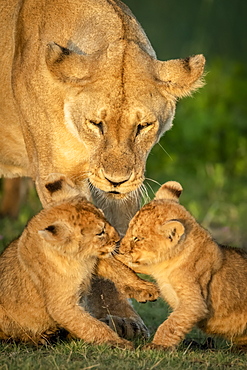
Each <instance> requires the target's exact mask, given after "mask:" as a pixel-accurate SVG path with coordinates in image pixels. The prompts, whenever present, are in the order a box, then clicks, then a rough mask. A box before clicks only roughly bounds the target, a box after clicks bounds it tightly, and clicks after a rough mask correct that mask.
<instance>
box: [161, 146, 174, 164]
mask: <svg viewBox="0 0 247 370" xmlns="http://www.w3.org/2000/svg"><path fill="white" fill-rule="evenodd" d="M158 145H159V146H160V147H161V149H162V150H163V152H165V154H166V155H167V156H168V157H169V158H170V160H171V161H173V159H172V157H171V156H170V154H169V153H168V152H167V151H166V150H165V148H164V147H163V146H162V145H161V144H160V143H158Z"/></svg>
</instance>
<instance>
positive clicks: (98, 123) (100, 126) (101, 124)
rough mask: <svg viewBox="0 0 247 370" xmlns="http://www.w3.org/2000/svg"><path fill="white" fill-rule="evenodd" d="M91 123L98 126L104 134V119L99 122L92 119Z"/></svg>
mask: <svg viewBox="0 0 247 370" xmlns="http://www.w3.org/2000/svg"><path fill="white" fill-rule="evenodd" d="M89 122H90V123H91V125H93V126H95V127H97V128H98V129H99V131H100V132H101V134H103V132H104V131H103V122H102V121H99V122H96V121H92V120H90V121H89Z"/></svg>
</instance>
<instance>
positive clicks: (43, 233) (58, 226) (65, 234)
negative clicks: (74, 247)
mask: <svg viewBox="0 0 247 370" xmlns="http://www.w3.org/2000/svg"><path fill="white" fill-rule="evenodd" d="M38 234H39V236H40V237H41V238H42V239H44V240H45V241H47V242H48V243H51V244H65V243H66V242H68V241H69V239H70V236H71V234H72V233H71V230H70V229H69V227H68V226H67V225H66V224H65V223H64V222H61V221H56V222H53V223H52V224H50V225H48V226H47V227H46V228H45V229H43V230H39V231H38Z"/></svg>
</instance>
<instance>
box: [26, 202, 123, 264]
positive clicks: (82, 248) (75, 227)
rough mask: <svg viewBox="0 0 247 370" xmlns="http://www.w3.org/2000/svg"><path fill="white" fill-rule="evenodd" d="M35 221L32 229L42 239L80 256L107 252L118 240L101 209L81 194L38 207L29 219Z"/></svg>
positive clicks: (99, 254)
mask: <svg viewBox="0 0 247 370" xmlns="http://www.w3.org/2000/svg"><path fill="white" fill-rule="evenodd" d="M37 221H38V224H36V227H35V229H37V228H38V229H39V232H38V233H39V235H40V237H41V238H42V239H45V241H46V242H48V243H49V244H52V245H53V246H54V247H55V248H56V249H57V250H58V251H60V252H61V253H65V254H67V255H71V256H72V255H74V256H77V257H79V258H83V257H88V256H91V257H104V256H107V255H108V254H109V253H111V252H112V251H113V250H114V248H115V246H116V243H117V242H118V241H119V235H118V233H117V232H116V231H115V229H114V228H113V227H112V226H111V225H110V224H109V223H108V222H107V221H106V219H105V217H104V215H103V212H101V211H100V210H99V209H97V208H96V207H94V206H93V205H92V204H91V203H89V202H87V201H85V200H81V198H75V199H74V200H73V201H71V202H70V203H67V202H66V203H63V204H61V205H58V206H56V207H52V208H48V209H46V210H43V211H41V213H40V214H39V215H38V216H37V217H35V218H34V220H32V223H37Z"/></svg>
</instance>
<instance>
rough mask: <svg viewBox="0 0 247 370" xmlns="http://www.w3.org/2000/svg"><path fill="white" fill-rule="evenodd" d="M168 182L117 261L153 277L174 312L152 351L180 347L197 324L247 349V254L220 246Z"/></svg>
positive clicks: (138, 219) (136, 221)
mask: <svg viewBox="0 0 247 370" xmlns="http://www.w3.org/2000/svg"><path fill="white" fill-rule="evenodd" d="M181 192H182V187H181V185H180V184H179V183H177V182H167V183H165V184H164V185H163V186H162V187H161V188H160V189H159V190H158V192H157V194H156V197H155V199H154V200H153V201H152V202H150V203H149V204H147V205H146V206H144V207H143V208H142V209H141V210H140V211H139V212H138V213H137V214H136V215H135V217H134V218H133V219H132V221H131V223H130V225H129V228H128V231H127V233H126V236H125V237H124V238H123V240H122V242H121V246H120V249H119V253H121V254H119V255H118V257H117V258H118V259H119V260H120V261H122V262H124V263H125V264H127V265H128V266H129V267H131V268H132V269H133V270H134V271H136V272H142V273H145V274H150V275H152V276H153V277H154V278H155V279H156V281H157V283H158V286H159V289H160V291H161V295H162V296H163V298H164V299H165V300H166V301H167V302H168V303H169V305H170V306H171V307H172V308H173V313H172V314H171V315H170V316H169V317H168V319H167V320H166V321H164V322H163V324H161V325H160V326H159V328H158V330H157V332H156V334H155V336H154V339H153V342H152V343H150V344H148V345H147V348H169V347H174V346H176V345H177V344H178V343H179V342H180V341H181V340H182V339H183V338H184V336H185V334H186V333H188V332H189V331H190V330H191V329H192V327H193V326H194V325H197V326H198V327H199V328H201V329H202V330H204V331H205V332H206V333H210V334H216V335H220V336H223V337H225V338H227V339H229V340H231V341H233V343H235V344H236V345H247V289H246V286H247V254H246V253H245V252H244V251H242V250H240V249H235V248H230V247H225V246H221V245H218V244H217V243H216V242H215V241H214V240H213V239H212V237H211V235H210V234H209V232H208V231H206V230H205V229H203V228H202V227H201V226H200V225H199V224H198V223H197V222H196V220H195V219H194V218H193V217H192V216H191V214H190V213H189V212H188V211H187V210H186V209H185V208H184V207H183V206H181V205H180V204H178V198H179V196H180V193H181Z"/></svg>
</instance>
